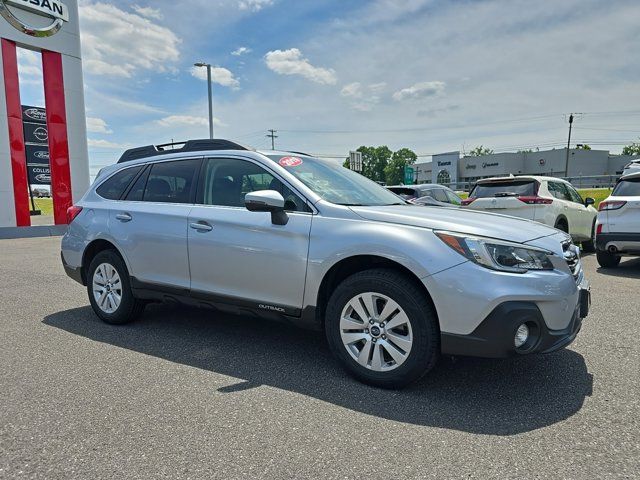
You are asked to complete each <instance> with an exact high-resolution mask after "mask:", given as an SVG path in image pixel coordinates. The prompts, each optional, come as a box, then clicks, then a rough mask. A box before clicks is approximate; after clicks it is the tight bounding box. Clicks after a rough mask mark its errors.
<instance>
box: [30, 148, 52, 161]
mask: <svg viewBox="0 0 640 480" xmlns="http://www.w3.org/2000/svg"><path fill="white" fill-rule="evenodd" d="M33 156H34V157H36V158H40V159H42V160H49V152H47V151H46V150H39V151H37V152H35V153H34V154H33Z"/></svg>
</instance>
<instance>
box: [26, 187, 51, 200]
mask: <svg viewBox="0 0 640 480" xmlns="http://www.w3.org/2000/svg"><path fill="white" fill-rule="evenodd" d="M31 193H32V194H33V196H34V197H36V198H50V197H51V192H50V191H49V190H47V189H46V188H34V189H32V190H31Z"/></svg>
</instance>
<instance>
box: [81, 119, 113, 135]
mask: <svg viewBox="0 0 640 480" xmlns="http://www.w3.org/2000/svg"><path fill="white" fill-rule="evenodd" d="M87 132H89V133H106V134H109V133H113V130H111V129H109V126H108V125H107V122H105V121H104V120H103V119H101V118H97V117H87Z"/></svg>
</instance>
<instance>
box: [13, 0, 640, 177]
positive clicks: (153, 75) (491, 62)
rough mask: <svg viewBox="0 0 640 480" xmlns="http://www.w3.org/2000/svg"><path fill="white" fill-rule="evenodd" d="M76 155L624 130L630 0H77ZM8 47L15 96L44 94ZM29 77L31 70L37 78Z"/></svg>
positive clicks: (98, 159) (625, 136) (309, 147)
mask: <svg viewBox="0 0 640 480" xmlns="http://www.w3.org/2000/svg"><path fill="white" fill-rule="evenodd" d="M79 3H80V17H81V31H82V51H83V57H84V75H85V97H86V98H85V100H86V106H87V117H88V118H87V125H88V130H89V145H90V147H89V149H90V152H89V153H90V162H91V165H92V167H94V169H95V168H98V167H99V166H101V165H105V164H109V163H112V162H113V161H114V159H116V158H117V157H118V155H119V153H120V152H121V151H122V149H123V148H126V147H128V146H133V145H141V144H148V143H161V142H167V141H170V140H171V139H175V140H183V139H187V138H206V137H207V136H208V127H207V97H206V81H205V79H206V73H205V70H204V69H195V68H193V67H192V65H193V63H194V62H196V61H205V62H209V63H211V64H212V65H215V66H216V68H215V69H214V72H213V73H214V75H213V76H214V81H215V84H214V116H215V134H216V136H218V137H222V138H229V139H234V140H237V141H239V142H241V143H246V144H249V145H252V146H255V147H258V148H264V147H267V146H269V145H270V140H269V139H268V138H266V136H265V135H266V133H267V129H269V128H274V129H276V130H278V133H277V135H279V137H278V139H277V140H276V146H277V147H279V148H283V149H293V150H302V151H307V152H311V153H315V154H320V155H324V156H328V157H332V156H333V157H343V156H344V155H346V153H347V152H348V150H349V149H353V148H357V147H358V146H360V145H380V144H386V145H388V146H389V147H390V148H392V149H397V148H401V147H409V148H412V149H413V150H415V151H416V152H417V153H418V154H420V155H422V156H423V157H422V158H423V159H425V160H427V159H428V157H427V155H429V154H431V153H437V152H446V151H452V150H461V151H468V150H470V149H471V148H473V147H475V146H477V145H480V144H483V145H485V146H487V147H489V148H493V149H494V150H495V151H510V150H517V149H521V148H535V147H540V148H541V149H543V148H548V147H556V148H561V147H562V145H563V144H565V143H566V137H567V128H568V124H567V114H568V113H569V112H581V115H578V116H576V121H575V123H574V126H575V129H574V135H573V140H574V141H573V142H572V143H589V144H590V145H591V146H592V147H593V148H601V149H609V150H611V151H613V152H619V151H620V150H621V147H622V145H624V144H626V143H628V142H630V141H633V140H638V138H639V137H640V124H639V121H640V63H639V62H638V61H637V56H638V52H640V28H638V25H640V2H638V1H636V0H630V1H614V0H609V1H602V0H601V1H589V0H564V1H562V2H559V1H557V0H536V1H531V0H528V1H518V0H505V1H501V0H487V1H481V0H473V1H472V0H468V1H464V0H458V1H436V0H404V1H401V0H376V1H374V0H370V1H358V0H327V1H320V0H317V1H316V0H314V1H300V0H181V1H179V2H176V1H168V0H154V1H153V2H149V1H148V0H147V1H145V0H139V1H138V3H136V2H125V1H119V0H118V1H116V0H113V1H109V2H101V1H90V0H80V2H79ZM39 62H40V60H39V58H38V57H37V56H36V55H35V54H32V53H29V52H23V53H22V54H21V55H20V73H21V77H22V80H23V91H22V95H23V102H24V103H35V104H41V103H42V96H43V95H42V88H41V85H39V75H41V73H40V66H39ZM40 81H41V80H40Z"/></svg>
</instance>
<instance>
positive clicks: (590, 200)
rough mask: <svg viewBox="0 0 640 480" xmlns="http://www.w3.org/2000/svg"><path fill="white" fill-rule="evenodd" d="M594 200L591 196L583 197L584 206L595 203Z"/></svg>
mask: <svg viewBox="0 0 640 480" xmlns="http://www.w3.org/2000/svg"><path fill="white" fill-rule="evenodd" d="M595 203H596V201H595V200H594V199H593V198H591V197H587V198H585V199H584V206H585V207H588V206H589V205H595Z"/></svg>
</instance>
